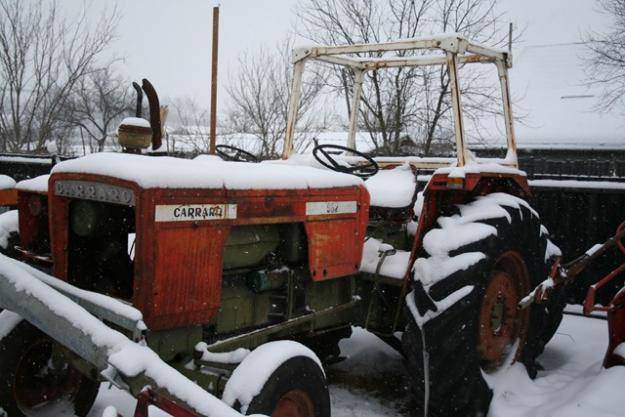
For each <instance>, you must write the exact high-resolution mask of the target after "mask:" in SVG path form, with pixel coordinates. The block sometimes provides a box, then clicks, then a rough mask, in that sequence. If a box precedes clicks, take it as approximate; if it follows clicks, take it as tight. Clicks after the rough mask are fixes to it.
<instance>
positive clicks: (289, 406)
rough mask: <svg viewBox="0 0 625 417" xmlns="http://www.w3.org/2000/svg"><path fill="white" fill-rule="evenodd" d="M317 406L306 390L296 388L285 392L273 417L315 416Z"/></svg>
mask: <svg viewBox="0 0 625 417" xmlns="http://www.w3.org/2000/svg"><path fill="white" fill-rule="evenodd" d="M314 416H315V407H314V405H313V402H312V400H311V399H310V397H309V396H308V394H306V393H305V392H304V391H302V390H299V389H295V390H291V391H289V392H287V393H286V394H284V395H283V396H282V397H281V398H280V400H279V401H278V404H276V408H275V409H274V410H273V413H271V417H314Z"/></svg>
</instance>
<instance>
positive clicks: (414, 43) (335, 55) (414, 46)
mask: <svg viewBox="0 0 625 417" xmlns="http://www.w3.org/2000/svg"><path fill="white" fill-rule="evenodd" d="M411 50H428V51H432V52H436V51H439V52H442V54H432V55H423V56H417V57H415V56H411V57H406V56H401V55H396V56H389V57H386V56H382V57H380V58H362V57H360V56H358V54H362V53H371V52H379V53H388V52H396V53H397V52H401V51H411ZM354 55H355V56H354ZM308 60H315V61H320V62H325V63H329V64H334V65H341V66H344V67H348V68H351V69H352V70H353V71H354V74H355V78H354V88H353V92H352V112H351V113H352V114H351V118H350V131H349V136H348V143H347V146H348V147H351V148H355V137H356V128H357V117H358V110H357V109H358V105H359V103H360V96H361V91H362V83H363V80H364V74H365V73H366V72H367V71H372V70H380V69H385V68H397V67H414V66H431V65H447V66H448V68H449V76H450V89H451V96H452V107H453V112H454V125H455V126H454V127H455V136H456V151H457V165H458V166H464V165H465V164H466V161H467V159H468V152H467V148H466V142H465V133H464V126H463V118H462V102H461V97H460V93H459V92H460V85H459V79H458V66H459V65H461V64H473V63H482V64H489V63H490V64H495V66H496V67H497V72H498V75H499V80H500V87H501V95H502V101H503V110H504V111H503V113H504V119H505V125H506V139H507V140H506V142H507V146H508V153H507V156H506V159H505V161H506V162H507V163H508V164H509V165H513V166H516V161H517V158H516V140H515V136H514V126H513V119H512V108H511V103H510V85H509V80H508V69H509V68H511V67H512V56H511V54H510V52H509V51H506V50H502V49H497V48H488V47H485V46H482V45H479V44H477V43H474V42H471V41H469V40H467V39H465V38H463V37H462V36H460V35H458V34H446V35H440V36H432V37H429V38H417V39H405V40H399V41H394V42H384V43H375V44H354V45H342V46H311V47H302V48H296V49H294V50H293V60H292V62H293V64H294V67H293V83H292V87H291V99H290V102H289V113H288V119H287V130H286V138H285V142H284V150H283V153H282V158H283V159H287V158H288V157H289V155H291V153H292V152H293V135H294V132H295V125H296V123H297V120H296V118H297V109H298V107H299V100H300V96H301V88H302V77H303V72H304V67H305V64H306V62H307V61H308ZM421 159H423V165H424V167H426V166H427V167H428V168H431V167H432V165H433V164H434V165H440V166H448V165H449V163H444V162H440V163H436V162H435V160H436V158H421ZM430 159H432V160H431V161H430ZM376 160H378V161H379V162H380V163H382V164H384V158H376ZM438 160H440V158H438ZM389 163H391V162H390V160H389ZM411 164H413V165H415V166H417V167H419V165H421V164H419V163H418V161H415V158H411Z"/></svg>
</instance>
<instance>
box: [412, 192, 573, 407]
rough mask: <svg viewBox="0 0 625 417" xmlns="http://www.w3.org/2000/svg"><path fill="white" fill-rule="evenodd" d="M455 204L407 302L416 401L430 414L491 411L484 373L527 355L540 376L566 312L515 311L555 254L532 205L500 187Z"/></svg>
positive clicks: (432, 238)
mask: <svg viewBox="0 0 625 417" xmlns="http://www.w3.org/2000/svg"><path fill="white" fill-rule="evenodd" d="M456 210H457V212H456V213H455V214H453V215H451V216H446V217H440V218H439V219H438V225H439V226H440V227H439V228H435V229H432V230H431V231H429V232H428V233H427V234H426V235H425V237H424V240H423V248H424V252H425V253H424V255H425V256H423V257H421V258H418V259H417V260H416V261H415V263H414V266H413V277H414V282H413V291H412V292H411V293H410V294H408V296H407V298H406V302H407V305H408V309H409V311H410V312H411V314H410V315H409V321H408V325H407V327H406V331H405V332H404V336H403V339H402V344H403V347H404V352H405V355H406V362H407V367H408V372H409V375H410V378H411V380H412V385H413V391H414V394H415V401H416V405H417V406H418V407H420V408H422V409H423V415H425V416H429V417H466V416H480V415H486V414H487V411H488V407H489V404H490V400H491V398H492V391H491V389H490V388H489V386H488V384H487V382H486V380H485V379H484V376H483V373H486V374H488V373H490V372H494V371H495V370H497V369H499V368H501V366H502V365H504V364H506V363H510V362H511V361H520V362H522V363H524V364H525V365H526V367H527V368H528V371H529V372H530V375H533V374H535V368H536V367H535V359H536V357H537V356H538V355H539V354H540V353H541V352H542V350H543V348H544V345H545V343H546V342H547V341H548V339H549V338H550V337H551V336H552V334H549V333H550V332H551V331H552V330H553V331H555V329H552V328H553V326H554V325H555V326H556V327H557V324H559V321H560V319H561V316H562V308H563V305H561V304H560V301H555V302H553V303H551V304H548V305H546V306H545V305H542V306H532V307H531V308H529V309H526V310H523V311H519V310H517V308H516V306H517V303H518V302H519V301H520V300H521V299H522V298H523V297H524V296H525V295H527V293H529V291H531V290H532V289H533V288H534V287H535V286H536V285H537V284H538V283H540V282H542V281H543V280H544V279H545V277H546V276H547V274H548V271H549V266H550V260H551V259H550V258H551V256H550V255H551V254H557V248H555V246H553V244H551V243H550V242H549V241H548V238H547V235H546V233H545V232H546V229H544V227H542V226H541V224H540V220H539V217H538V214H537V213H536V212H535V211H534V210H533V209H532V208H531V207H530V206H529V205H528V204H527V202H525V201H524V200H522V199H519V198H517V197H514V196H511V195H508V194H504V193H493V194H489V195H487V196H482V197H477V198H476V199H475V200H474V201H472V202H471V203H468V204H465V205H459V206H457V207H456ZM555 299H556V300H560V299H563V297H555Z"/></svg>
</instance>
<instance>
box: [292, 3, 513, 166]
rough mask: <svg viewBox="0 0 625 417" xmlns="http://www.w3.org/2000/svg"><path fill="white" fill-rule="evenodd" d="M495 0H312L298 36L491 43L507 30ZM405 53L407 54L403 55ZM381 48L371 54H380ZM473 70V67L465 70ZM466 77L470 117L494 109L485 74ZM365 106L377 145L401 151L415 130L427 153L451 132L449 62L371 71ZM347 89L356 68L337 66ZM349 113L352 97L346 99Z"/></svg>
mask: <svg viewBox="0 0 625 417" xmlns="http://www.w3.org/2000/svg"><path fill="white" fill-rule="evenodd" d="M496 5H497V0H420V1H419V0H386V1H377V0H307V1H306V2H305V3H304V5H303V6H301V7H300V8H299V9H298V17H299V19H300V21H301V24H302V27H303V30H302V33H301V35H302V36H304V37H306V38H308V39H310V40H312V41H314V42H317V43H321V44H330V45H336V44H354V43H360V42H365V43H368V42H383V41H390V40H396V39H402V38H413V37H419V36H427V35H430V34H432V33H440V32H457V33H460V34H462V35H464V36H466V37H468V38H471V39H472V40H476V41H478V42H482V43H485V44H489V45H497V44H501V43H502V41H503V40H504V39H505V32H504V30H503V27H502V25H501V24H500V23H501V20H502V19H501V15H499V14H498V13H497V12H496ZM405 53H406V52H404V53H403V54H405ZM378 56H380V53H371V54H368V57H378ZM465 72H468V71H465ZM468 78H469V82H466V79H465V80H463V81H465V83H464V87H463V92H464V93H465V100H466V102H467V103H465V109H466V110H467V116H468V118H469V119H475V120H477V119H479V115H480V113H483V112H486V113H489V112H494V111H495V110H494V107H493V105H494V104H495V103H496V101H497V99H498V98H497V96H496V95H495V96H493V91H492V90H488V89H486V88H485V87H483V83H480V80H481V76H479V75H478V74H472V75H471V76H469V77H468ZM365 83H366V84H367V87H368V88H365V89H364V90H363V94H362V97H361V106H360V113H361V114H360V120H362V126H361V127H362V128H364V129H366V130H367V131H368V132H369V134H370V137H371V140H372V142H373V145H374V147H375V148H376V149H377V150H378V151H379V152H385V153H391V154H394V153H397V152H398V151H399V147H400V144H401V140H400V139H401V138H402V137H403V136H404V135H410V136H413V138H414V139H416V141H417V142H419V143H420V145H421V149H422V152H423V153H424V154H426V155H427V154H429V153H430V150H431V146H432V143H433V141H435V140H440V139H446V140H448V139H450V138H451V137H453V135H452V134H450V132H452V129H450V126H451V123H452V119H451V113H452V112H451V98H450V90H449V74H448V73H447V70H446V68H425V67H418V68H396V69H384V70H379V71H370V72H368V73H367V77H366V79H365ZM329 84H330V86H331V87H333V88H334V89H335V91H337V92H341V93H345V94H347V92H349V91H350V90H351V88H352V85H353V74H352V73H351V72H345V71H340V70H337V71H335V72H334V77H333V79H332V80H330V82H329ZM347 109H348V113H350V112H351V109H350V108H349V100H347Z"/></svg>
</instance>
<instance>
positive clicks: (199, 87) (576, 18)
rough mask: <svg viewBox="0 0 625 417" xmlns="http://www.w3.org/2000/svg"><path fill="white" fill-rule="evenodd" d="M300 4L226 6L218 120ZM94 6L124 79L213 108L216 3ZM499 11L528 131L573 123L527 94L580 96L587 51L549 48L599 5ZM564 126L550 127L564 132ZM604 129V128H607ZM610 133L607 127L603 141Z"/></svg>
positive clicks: (520, 4) (570, 36) (503, 4)
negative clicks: (237, 78)
mask: <svg viewBox="0 0 625 417" xmlns="http://www.w3.org/2000/svg"><path fill="white" fill-rule="evenodd" d="M300 1H301V0H262V1H260V0H223V2H222V3H221V9H220V13H221V20H220V45H219V57H220V64H219V65H220V66H219V78H220V83H219V84H220V87H219V97H220V107H221V108H220V113H221V112H222V111H223V110H224V109H223V105H224V102H226V101H227V94H226V91H225V89H224V85H225V83H226V82H227V81H228V76H229V74H234V73H236V65H237V58H238V57H239V56H240V55H241V54H242V53H244V52H246V51H247V52H250V51H251V52H253V51H254V50H256V49H258V48H260V47H266V48H271V47H274V46H275V45H276V44H277V43H278V42H279V41H280V40H282V39H283V38H284V37H285V36H286V35H287V34H288V33H289V32H290V31H293V28H294V26H295V25H296V16H295V9H296V7H297V4H298V2H300ZM61 4H62V5H63V6H67V7H70V8H76V9H79V8H80V7H81V5H82V4H83V0H63V1H62V2H61ZM89 4H90V13H92V14H94V15H98V14H99V13H100V12H101V9H102V8H103V7H109V8H110V7H111V6H112V5H115V4H116V5H117V8H118V10H119V12H120V16H121V18H120V22H119V25H118V28H117V34H118V39H117V40H116V41H115V42H114V44H112V45H111V48H110V50H109V53H110V54H115V55H117V56H120V57H124V60H123V61H122V62H120V63H119V64H118V70H119V71H120V72H121V73H123V75H125V76H127V77H128V78H131V79H135V80H140V79H141V78H148V79H150V80H151V81H152V83H153V84H154V85H155V87H156V88H157V91H158V92H159V94H160V96H161V97H175V96H188V97H192V98H193V99H195V100H196V101H197V102H199V103H200V105H202V106H204V107H208V104H209V97H210V52H211V51H210V45H211V30H212V7H213V6H215V5H217V4H218V3H217V2H216V1H212V0H211V1H209V0H176V1H173V0H117V1H115V0H107V1H106V2H100V1H98V2H96V1H94V0H91V2H90V3H89ZM104 5H105V6H104ZM499 5H500V11H501V12H504V13H506V15H507V20H509V21H512V22H513V23H514V24H515V27H517V28H522V29H524V31H523V35H522V39H521V40H520V42H519V43H518V44H516V45H514V47H513V55H514V68H513V69H512V71H511V82H512V87H513V91H516V92H517V93H518V94H517V96H521V97H523V98H522V99H521V100H518V102H517V104H518V105H520V107H521V108H522V109H523V110H525V111H527V112H528V113H532V112H533V113H535V114H534V115H533V116H532V117H531V118H530V120H529V122H530V123H529V124H530V125H532V126H534V127H535V128H540V127H544V126H546V125H547V124H549V123H552V122H550V121H549V120H551V119H554V118H555V119H558V118H560V119H563V120H564V119H567V118H568V119H570V114H569V111H568V109H566V107H565V106H561V105H560V104H561V103H560V102H556V101H554V106H557V107H558V108H560V110H561V111H560V114H559V115H558V114H553V115H552V114H549V116H548V118H549V120H547V121H545V120H544V119H545V118H547V115H546V114H545V112H544V111H542V110H541V111H536V108H537V105H540V104H541V103H544V101H545V97H543V96H541V95H537V94H533V93H531V94H527V93H526V90H527V89H528V88H530V89H531V88H534V89H535V90H536V87H539V88H540V91H539V92H540V93H541V94H542V95H544V94H543V93H544V91H546V89H552V90H553V89H556V90H557V91H555V92H554V93H553V94H552V97H551V98H552V99H554V100H560V97H561V96H562V95H570V94H575V93H579V91H577V90H579V89H580V88H579V85H580V84H581V83H582V81H583V71H582V70H581V62H580V57H581V55H583V54H584V48H583V47H581V46H579V45H577V46H572V47H570V48H569V47H567V46H558V47H556V48H552V49H549V48H547V49H545V48H544V46H545V45H553V44H568V43H575V42H579V41H580V39H581V36H582V35H583V34H584V33H586V32H587V31H588V30H595V31H601V30H603V29H604V28H606V27H607V25H608V24H609V22H610V20H609V17H608V16H606V15H604V14H601V13H600V12H599V11H598V7H597V2H596V0H499ZM546 62H547V63H546ZM545 65H547V67H548V68H546V67H545ZM540 80H542V81H540ZM556 82H559V84H558V85H556V84H555V83H556ZM564 90H566V91H564ZM572 90H576V91H572ZM564 104H565V105H569V104H571V103H564ZM573 104H574V105H576V106H578V107H579V106H582V107H583V109H582V111H584V112H586V111H591V109H590V108H591V103H590V102H589V101H586V102H584V103H581V104H580V103H573ZM560 122H561V121H558V123H555V124H553V123H552V124H553V125H554V129H557V130H558V131H559V132H561V128H560ZM601 122H602V121H601ZM602 123H603V122H602ZM618 123H620V124H621V125H622V124H623V123H621V122H620V121H619V122H618ZM603 125H604V127H606V126H605V123H603ZM570 127H571V134H574V133H575V132H577V131H578V129H579V126H574V125H570ZM591 128H592V129H594V127H591ZM521 129H522V127H521ZM619 130H621V129H619ZM543 131H545V130H544V129H543ZM611 131H612V126H611V125H610V126H608V127H606V132H607V133H605V134H602V136H606V135H607V134H608V133H609V132H611ZM566 135H569V134H568V133H566V134H565V136H566Z"/></svg>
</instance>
